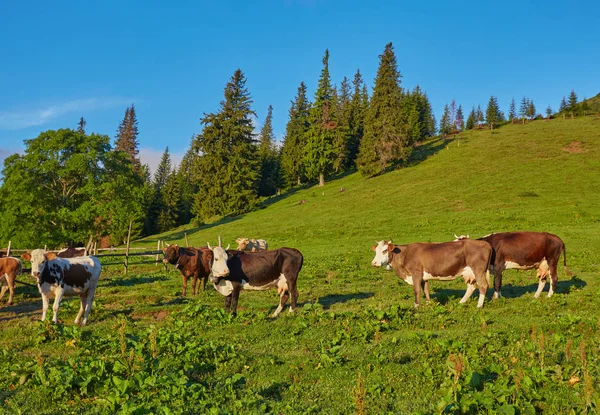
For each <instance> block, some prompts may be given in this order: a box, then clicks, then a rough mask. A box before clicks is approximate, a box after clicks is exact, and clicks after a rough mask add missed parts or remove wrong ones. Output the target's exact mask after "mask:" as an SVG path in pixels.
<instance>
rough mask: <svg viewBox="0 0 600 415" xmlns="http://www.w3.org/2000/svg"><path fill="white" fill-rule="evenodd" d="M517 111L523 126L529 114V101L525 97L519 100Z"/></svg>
mask: <svg viewBox="0 0 600 415" xmlns="http://www.w3.org/2000/svg"><path fill="white" fill-rule="evenodd" d="M519 110H520V111H519V113H520V115H521V118H522V119H523V124H525V117H527V114H528V113H529V100H528V99H527V98H526V97H523V98H521V107H520V108H519Z"/></svg>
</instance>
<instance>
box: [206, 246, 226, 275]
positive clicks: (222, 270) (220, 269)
mask: <svg viewBox="0 0 600 415" xmlns="http://www.w3.org/2000/svg"><path fill="white" fill-rule="evenodd" d="M208 249H210V250H211V251H212V253H213V258H212V261H211V264H210V270H211V272H212V275H211V276H210V281H211V282H212V283H215V284H216V283H218V282H219V280H220V279H221V278H225V277H227V276H228V275H229V267H228V266H227V259H228V258H229V256H228V255H227V250H228V249H229V245H227V248H225V249H223V248H222V247H221V246H215V247H214V248H212V247H211V246H210V244H208Z"/></svg>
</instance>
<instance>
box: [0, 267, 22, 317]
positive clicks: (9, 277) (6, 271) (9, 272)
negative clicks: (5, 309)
mask: <svg viewBox="0 0 600 415" xmlns="http://www.w3.org/2000/svg"><path fill="white" fill-rule="evenodd" d="M22 269H23V268H22V267H21V261H19V259H17V258H13V257H3V258H0V281H2V291H1V292H0V300H2V298H3V297H4V294H5V293H6V290H10V294H9V296H8V303H7V305H12V303H13V298H14V296H15V280H16V278H17V275H19V274H20V273H21V271H22Z"/></svg>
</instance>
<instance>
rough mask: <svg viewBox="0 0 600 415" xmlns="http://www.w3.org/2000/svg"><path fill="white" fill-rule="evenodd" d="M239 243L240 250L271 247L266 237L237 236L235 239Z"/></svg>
mask: <svg viewBox="0 0 600 415" xmlns="http://www.w3.org/2000/svg"><path fill="white" fill-rule="evenodd" d="M235 241H236V242H237V244H238V247H237V250H238V251H250V252H257V251H266V250H267V249H269V246H268V244H267V241H265V240H264V239H248V238H237V239H236V240H235Z"/></svg>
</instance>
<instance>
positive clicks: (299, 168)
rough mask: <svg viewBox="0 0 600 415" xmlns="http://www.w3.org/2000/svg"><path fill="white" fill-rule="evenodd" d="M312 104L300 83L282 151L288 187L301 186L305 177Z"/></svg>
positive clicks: (282, 162)
mask: <svg viewBox="0 0 600 415" xmlns="http://www.w3.org/2000/svg"><path fill="white" fill-rule="evenodd" d="M309 111H310V102H309V101H308V99H307V97H306V85H305V84H304V82H301V83H300V86H299V87H298V92H297V94H296V98H295V99H294V101H292V105H291V107H290V110H289V120H288V123H287V125H286V127H285V138H284V140H283V148H282V150H281V166H282V169H283V174H284V178H285V181H286V183H287V185H288V186H294V185H299V184H301V182H302V180H303V178H304V177H305V173H304V171H305V169H304V149H305V147H306V138H307V131H308V127H309V126H310V123H309V121H308V117H309Z"/></svg>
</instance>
